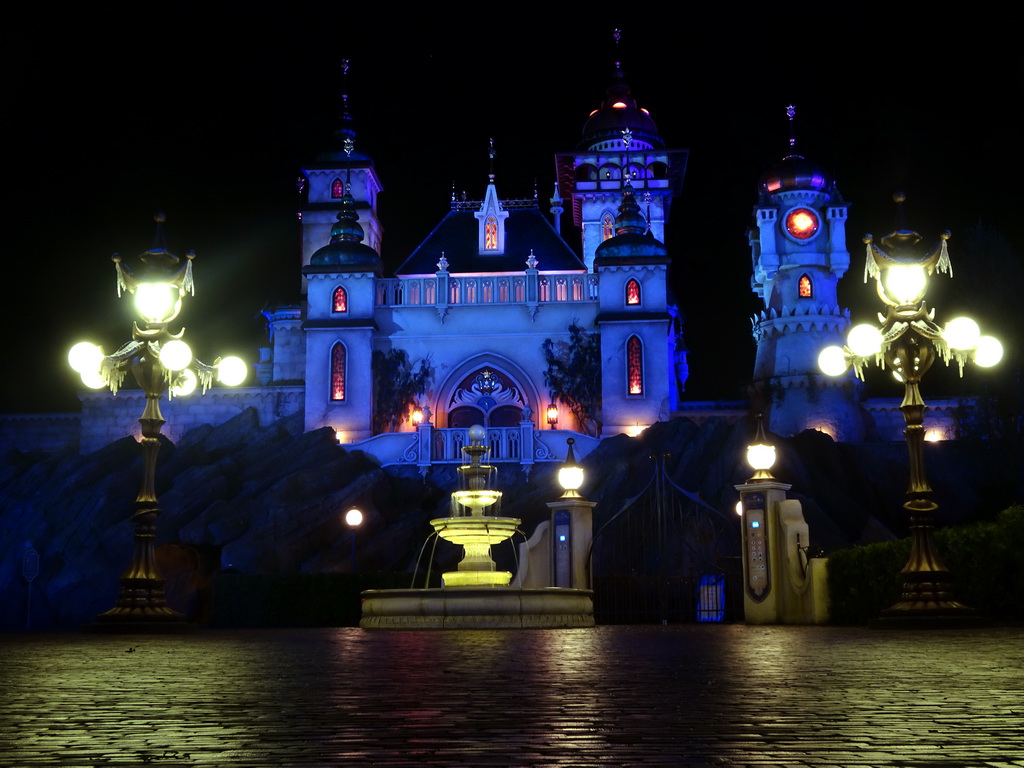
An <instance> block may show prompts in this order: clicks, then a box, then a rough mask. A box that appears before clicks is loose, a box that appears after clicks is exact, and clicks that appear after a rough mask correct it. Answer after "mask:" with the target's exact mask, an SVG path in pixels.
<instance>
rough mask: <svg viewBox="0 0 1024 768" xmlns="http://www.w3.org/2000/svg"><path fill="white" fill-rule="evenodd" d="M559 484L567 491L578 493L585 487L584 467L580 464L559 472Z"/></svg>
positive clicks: (561, 469)
mask: <svg viewBox="0 0 1024 768" xmlns="http://www.w3.org/2000/svg"><path fill="white" fill-rule="evenodd" d="M558 484H559V485H560V486H562V489H563V490H566V491H578V490H579V489H580V486H581V485H583V467H581V466H579V465H578V464H576V465H573V466H563V467H561V468H560V469H559V470H558Z"/></svg>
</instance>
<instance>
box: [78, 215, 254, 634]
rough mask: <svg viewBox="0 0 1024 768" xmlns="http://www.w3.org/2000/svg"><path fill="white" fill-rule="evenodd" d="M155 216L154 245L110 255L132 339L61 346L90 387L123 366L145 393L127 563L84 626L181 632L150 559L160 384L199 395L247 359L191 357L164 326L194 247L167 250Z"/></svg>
mask: <svg viewBox="0 0 1024 768" xmlns="http://www.w3.org/2000/svg"><path fill="white" fill-rule="evenodd" d="M155 221H156V223H157V227H156V237H155V238H154V245H153V247H152V248H150V249H149V250H148V251H145V252H144V253H142V254H140V255H139V256H137V257H134V258H126V259H122V258H121V257H120V256H118V255H116V254H115V255H114V257H113V260H114V265H115V268H116V270H117V293H118V296H119V297H120V296H121V294H122V293H123V292H125V291H127V292H128V293H130V294H131V295H132V297H133V298H134V305H135V310H136V312H137V313H138V315H139V318H140V319H141V325H140V322H139V320H135V321H133V323H132V340H131V341H129V342H127V343H125V344H123V345H122V346H121V347H120V349H118V350H117V351H116V352H114V353H112V354H110V355H104V354H103V351H102V350H101V349H100V347H98V346H96V345H95V344H90V343H88V342H82V343H79V344H76V345H75V346H74V347H72V348H71V351H70V352H69V353H68V362H69V363H70V364H71V367H72V368H74V369H75V370H76V371H78V372H79V373H80V374H81V377H82V382H83V383H84V384H85V385H86V386H87V387H89V388H91V389H100V388H102V387H104V386H107V387H110V390H111V392H113V393H114V394H115V395H116V394H117V391H118V389H119V388H120V387H121V384H122V382H123V381H124V377H125V375H126V374H127V372H128V370H129V369H130V370H131V371H132V373H133V374H134V376H135V380H136V381H137V382H138V384H139V387H141V388H142V391H143V393H144V394H145V396H146V405H145V408H144V410H143V413H142V417H141V418H140V419H139V424H140V425H141V427H142V429H141V432H142V438H141V440H140V442H141V444H142V456H143V476H142V486H141V488H140V490H139V493H138V496H137V497H136V499H135V513H134V515H133V516H132V521H133V523H134V526H135V544H134V551H133V554H132V560H131V564H130V565H129V566H128V570H126V571H125V572H124V574H123V575H122V576H121V592H120V596H119V597H118V600H117V604H116V605H115V606H114V607H113V608H111V609H110V610H109V611H107V612H105V613H102V614H100V615H99V616H97V617H96V623H95V624H93V625H91V626H90V627H89V628H90V629H93V630H96V631H107V632H139V631H143V632H153V631H156V632H159V631H181V630H183V629H185V628H186V627H187V624H186V623H185V616H184V615H183V614H181V613H179V612H178V611H175V610H174V609H172V608H170V607H168V606H167V604H166V603H165V599H164V580H163V578H162V577H161V575H160V572H159V570H158V569H157V565H156V556H155V553H154V540H155V538H156V520H157V517H158V516H159V515H160V508H159V501H158V499H157V495H156V459H157V453H158V452H159V450H160V439H159V438H160V429H161V427H162V426H163V424H164V418H163V415H162V414H161V413H160V396H161V394H162V393H163V391H164V390H165V389H166V390H167V392H168V397H183V396H187V395H188V394H190V393H191V392H192V391H193V390H194V389H195V388H196V386H197V385H201V386H202V392H203V393H204V394H205V393H206V390H207V389H208V388H209V387H210V385H211V384H212V382H213V381H214V379H216V380H217V381H219V382H221V383H222V384H226V385H229V386H234V385H237V384H241V383H242V381H243V380H244V379H245V374H246V365H245V363H244V362H242V361H241V360H240V359H239V358H237V357H225V358H218V359H217V360H216V361H214V364H213V365H206V364H205V363H202V362H200V361H199V360H196V359H195V358H193V356H192V351H191V349H190V348H189V346H188V345H187V344H186V343H185V342H184V341H182V336H183V335H184V333H185V329H184V328H182V329H181V330H179V331H178V332H177V333H172V332H171V331H170V330H168V325H169V324H170V323H171V322H172V321H173V320H174V319H175V318H176V317H177V316H178V313H179V312H180V311H181V305H182V299H183V298H184V295H185V294H186V293H188V294H194V290H195V289H194V284H193V280H192V259H193V258H194V257H195V254H194V253H193V252H191V251H190V252H189V253H188V254H187V256H186V257H185V258H184V259H182V258H180V257H178V256H175V255H174V254H172V253H171V252H170V251H168V250H167V247H166V245H165V239H164V234H163V226H162V225H163V222H164V221H165V218H164V216H163V215H162V214H158V215H157V216H156V217H155Z"/></svg>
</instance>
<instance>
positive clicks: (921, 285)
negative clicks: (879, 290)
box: [882, 266, 928, 304]
mask: <svg viewBox="0 0 1024 768" xmlns="http://www.w3.org/2000/svg"><path fill="white" fill-rule="evenodd" d="M927 284H928V276H927V275H926V274H925V271H924V268H923V267H918V266H898V267H889V268H888V269H885V270H883V271H882V287H883V288H884V289H885V293H886V294H887V295H888V296H889V298H890V299H891V300H893V301H896V302H899V303H900V304H912V303H914V302H915V301H918V300H919V299H920V298H921V297H922V296H923V295H924V289H925V287H926V286H927Z"/></svg>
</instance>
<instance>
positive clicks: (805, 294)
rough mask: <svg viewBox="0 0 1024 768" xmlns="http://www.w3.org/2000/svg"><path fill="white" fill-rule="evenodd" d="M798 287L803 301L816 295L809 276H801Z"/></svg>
mask: <svg viewBox="0 0 1024 768" xmlns="http://www.w3.org/2000/svg"><path fill="white" fill-rule="evenodd" d="M797 285H798V290H799V291H800V298H801V299H809V298H811V297H812V296H813V295H814V287H813V286H812V285H811V278H810V277H808V276H807V275H801V276H800V282H799V283H798V284H797Z"/></svg>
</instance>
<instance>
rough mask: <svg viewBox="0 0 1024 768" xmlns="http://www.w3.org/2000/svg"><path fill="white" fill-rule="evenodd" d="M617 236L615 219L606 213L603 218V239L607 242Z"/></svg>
mask: <svg viewBox="0 0 1024 768" xmlns="http://www.w3.org/2000/svg"><path fill="white" fill-rule="evenodd" d="M614 234H615V217H614V216H612V215H611V214H610V213H606V214H605V215H604V216H602V217H601V239H602V240H607V239H608V238H609V237H612V236H613V235H614Z"/></svg>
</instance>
